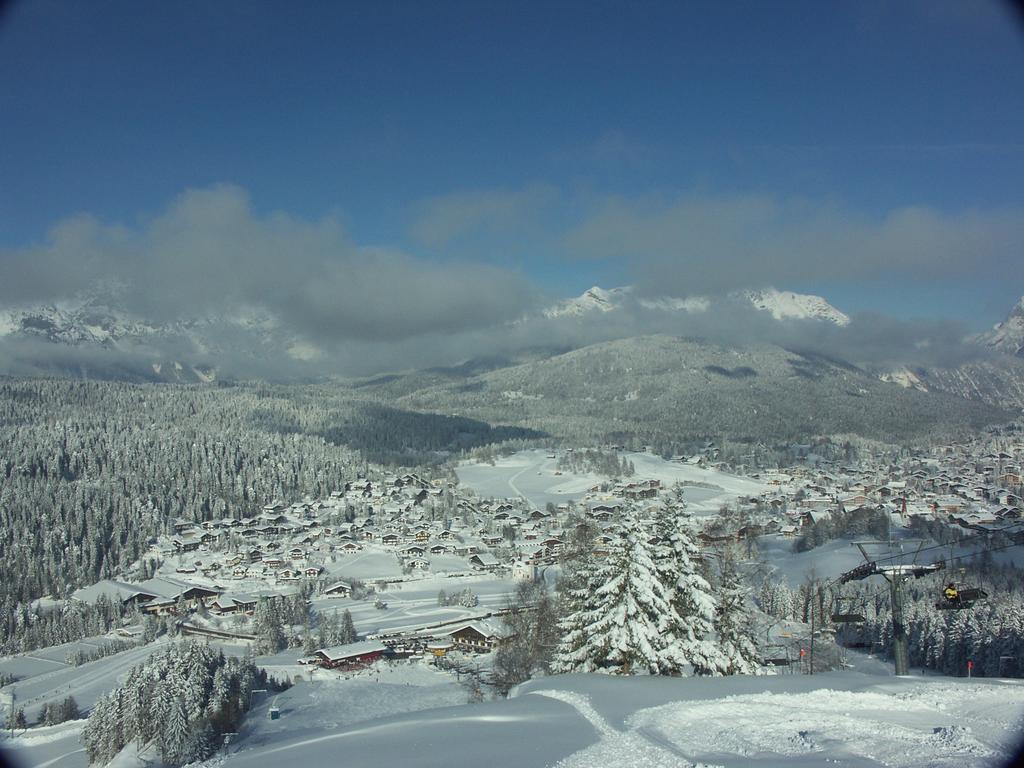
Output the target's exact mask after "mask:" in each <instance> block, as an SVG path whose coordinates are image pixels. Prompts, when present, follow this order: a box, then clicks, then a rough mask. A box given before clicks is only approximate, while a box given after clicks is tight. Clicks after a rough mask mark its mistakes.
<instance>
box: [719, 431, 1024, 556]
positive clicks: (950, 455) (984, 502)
mask: <svg viewBox="0 0 1024 768" xmlns="http://www.w3.org/2000/svg"><path fill="white" fill-rule="evenodd" d="M990 448H991V446H988V447H987V448H986V445H985V442H984V440H983V439H980V440H978V441H971V442H968V443H965V444H963V445H955V444H950V445H943V446H938V447H936V448H934V449H932V450H931V451H929V452H927V453H925V452H920V453H917V454H915V455H913V456H911V457H909V458H907V459H905V460H902V461H900V462H899V463H898V464H894V463H885V464H882V463H881V462H876V461H875V460H873V459H872V458H871V457H867V458H866V459H863V460H862V461H860V462H859V463H857V464H850V463H837V462H829V461H819V462H817V463H814V464H806V465H797V466H793V467H788V468H785V469H777V470H769V471H764V472H760V473H758V474H756V475H753V477H755V478H756V479H759V480H760V481H761V482H763V483H765V484H766V485H768V486H769V487H770V489H771V490H770V491H769V493H767V494H764V495H762V496H761V497H759V498H757V499H750V500H749V502H750V506H751V508H756V509H757V510H759V511H762V512H765V511H767V514H762V515H760V516H757V515H755V516H754V519H757V518H758V517H759V524H754V525H750V526H747V527H746V528H745V529H740V530H738V531H736V532H735V533H736V537H737V538H744V537H745V535H749V534H751V533H753V534H760V533H773V532H774V533H778V534H780V535H783V536H797V535H799V533H800V532H801V531H802V530H803V529H804V528H805V527H806V526H809V525H811V524H813V523H815V522H818V521H819V520H821V519H822V518H825V517H828V516H829V515H831V514H832V512H834V511H836V510H842V511H845V512H850V511H854V510H857V509H864V508H867V509H873V510H882V511H886V512H889V513H890V514H891V515H892V519H893V520H894V521H896V522H897V523H901V524H903V525H907V524H909V523H910V521H911V520H912V519H913V518H915V517H917V518H925V519H928V520H935V521H938V522H941V523H944V524H947V525H950V526H955V527H959V528H966V529H972V530H976V531H983V532H990V531H992V530H994V529H999V530H1001V531H1005V530H1008V529H1014V528H1015V527H1017V524H1018V523H1021V526H1020V528H1021V529H1022V530H1024V497H1022V494H1024V487H1022V484H1021V483H1022V464H1024V441H1021V442H1017V443H1013V442H1012V441H1009V442H1008V441H1002V447H1001V448H999V449H997V450H990Z"/></svg>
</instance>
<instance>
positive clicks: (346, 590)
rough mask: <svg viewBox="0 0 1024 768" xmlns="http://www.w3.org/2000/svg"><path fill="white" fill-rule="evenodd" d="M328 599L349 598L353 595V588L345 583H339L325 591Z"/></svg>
mask: <svg viewBox="0 0 1024 768" xmlns="http://www.w3.org/2000/svg"><path fill="white" fill-rule="evenodd" d="M324 594H325V595H326V596H327V597H348V596H349V595H351V594H352V586H351V585H350V584H349V583H348V582H345V581H338V582H335V583H334V584H332V585H331V586H329V587H327V589H325V590H324Z"/></svg>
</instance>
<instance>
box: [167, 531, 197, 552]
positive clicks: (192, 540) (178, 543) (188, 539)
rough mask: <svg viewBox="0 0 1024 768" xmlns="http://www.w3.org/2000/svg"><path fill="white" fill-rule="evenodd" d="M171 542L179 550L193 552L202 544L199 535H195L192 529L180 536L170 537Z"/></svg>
mask: <svg viewBox="0 0 1024 768" xmlns="http://www.w3.org/2000/svg"><path fill="white" fill-rule="evenodd" d="M171 544H173V545H174V548H175V549H176V550H177V551H179V552H195V551H196V550H197V549H199V545H200V544H202V541H200V539H199V537H198V536H196V534H195V532H194V531H187V532H185V533H183V534H181V535H180V536H175V537H174V538H173V539H171Z"/></svg>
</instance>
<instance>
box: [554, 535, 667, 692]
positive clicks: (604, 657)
mask: <svg viewBox="0 0 1024 768" xmlns="http://www.w3.org/2000/svg"><path fill="white" fill-rule="evenodd" d="M647 536H648V534H647V532H646V531H645V530H644V528H643V526H642V525H641V524H640V521H639V519H638V518H637V517H636V516H635V515H634V516H631V517H629V518H627V519H626V521H625V523H624V526H623V530H622V532H621V535H620V537H619V539H618V541H616V543H615V545H614V546H613V548H612V551H611V553H610V554H609V556H608V559H607V560H606V561H605V562H603V563H601V564H599V565H597V566H596V567H595V568H594V570H593V572H592V575H591V578H589V579H588V586H587V587H585V588H582V589H577V590H575V591H574V592H573V594H572V596H573V597H575V598H577V599H578V601H579V607H578V608H577V609H576V610H574V611H573V612H572V613H571V614H569V615H568V616H566V617H565V618H564V619H563V620H562V622H561V623H560V625H559V626H560V628H561V629H562V631H563V636H562V640H561V642H560V643H559V644H558V647H557V648H556V649H555V655H554V659H553V660H552V665H551V667H552V670H553V671H555V672H594V671H598V670H607V671H615V672H619V673H621V674H632V673H635V672H647V673H650V674H659V673H663V672H665V671H666V670H672V671H675V670H676V669H678V661H679V659H680V658H681V654H680V650H679V649H678V648H677V647H676V644H675V638H674V636H673V635H672V633H671V632H670V631H666V630H668V629H669V628H671V627H673V626H676V625H678V624H681V620H680V619H679V617H678V616H676V615H675V610H674V608H673V607H672V603H671V602H670V600H669V598H668V595H667V594H666V591H665V588H664V586H663V584H662V582H661V581H660V580H659V579H658V577H657V574H656V571H655V564H654V561H653V560H652V558H651V553H650V551H649V549H648V545H647V540H646V539H647Z"/></svg>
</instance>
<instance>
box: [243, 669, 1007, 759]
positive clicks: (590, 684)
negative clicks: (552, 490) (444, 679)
mask: <svg viewBox="0 0 1024 768" xmlns="http://www.w3.org/2000/svg"><path fill="white" fill-rule="evenodd" d="M316 685H317V684H316V683H314V684H312V685H307V686H306V687H307V689H309V690H310V691H315V690H316ZM293 690H294V689H293ZM352 690H353V691H355V689H354V688H353V689H352ZM296 695H299V694H296ZM301 695H302V696H303V697H305V698H304V700H305V701H311V699H310V697H311V696H312V695H313V694H311V693H303V694H301ZM364 696H366V697H369V698H367V699H366V701H367V709H368V711H370V712H372V713H374V714H375V715H378V717H377V719H373V720H367V721H365V722H360V723H352V724H350V725H348V726H345V725H343V724H342V723H341V722H339V723H338V724H334V722H335V721H334V719H333V716H330V715H328V714H325V713H319V714H317V713H311V714H309V715H308V716H307V715H304V714H303V710H301V709H299V708H295V709H294V710H293V711H291V712H290V711H288V709H286V708H282V715H281V719H280V720H277V721H267V722H263V720H262V719H261V718H264V717H265V714H263V713H261V712H259V711H257V712H255V713H254V714H253V716H252V717H253V718H254V719H255V722H254V724H253V725H252V729H253V730H252V733H253V736H254V738H248V737H247V738H244V739H242V741H240V742H239V743H238V745H237V746H236V747H235V750H236V751H234V752H233V753H231V754H230V755H228V756H227V758H226V759H225V760H224V762H223V768H272V767H273V766H278V765H279V764H280V761H281V760H282V759H287V760H288V761H289V762H290V763H292V764H295V765H305V766H310V767H311V768H315V767H316V766H328V765H337V764H344V765H345V766H346V767H347V768H360V767H362V766H366V767H367V768H370V767H371V766H373V767H374V768H379V766H382V765H402V766H413V767H416V768H428V767H430V768H434V767H436V768H451V766H453V765H475V764H481V763H482V764H485V765H487V766H488V768H548V767H550V766H556V767H557V768H618V767H620V766H621V767H625V766H638V767H639V766H642V767H643V768H662V766H664V767H666V768H667V767H668V766H673V767H679V766H683V767H688V766H697V765H706V766H712V765H714V766H765V767H766V768H767V767H768V766H818V765H823V764H829V765H836V766H847V768H868V767H869V766H870V767H877V766H881V765H884V766H890V767H891V768H914V767H916V766H922V767H923V766H929V767H930V768H946V767H947V766H948V768H982V767H983V766H1000V765H1004V764H1007V762H1008V761H1009V760H1010V759H1011V758H1012V756H1013V754H1014V751H1015V749H1016V748H1017V746H1018V741H1019V739H1020V738H1021V735H1022V729H1024V683H1022V681H1019V680H1012V681H1009V680H966V679H952V678H942V677H928V678H920V677H903V678H895V677H892V676H889V675H875V674H864V673H860V672H849V671H847V672H833V673H827V674H822V675H815V676H813V677H811V676H800V675H787V676H769V677H763V676H762V677H733V678H706V679H694V678H658V677H634V678H618V677H611V676H605V675H569V676H558V677H551V678H546V679H541V680H535V681H531V682H530V683H527V684H525V685H523V686H520V688H519V689H518V690H516V691H514V692H513V697H512V698H510V699H509V700H506V701H493V702H486V703H481V704H470V705H464V706H458V707H442V708H437V709H429V710H425V711H418V712H415V713H410V712H408V711H405V712H402V713H401V714H392V715H391V716H383V717H379V715H381V714H383V710H386V708H387V707H386V705H385V706H384V707H383V708H382V707H381V706H380V703H381V701H383V697H378V698H377V699H373V696H374V694H373V693H372V689H367V692H366V693H361V694H360V698H362V697H364ZM383 696H386V694H384V695H383ZM407 701H408V702H412V703H416V702H418V701H420V699H417V698H416V697H415V696H410V697H408V699H407V700H406V699H401V700H398V701H396V702H395V706H403V707H404V706H405V704H406V703H407ZM442 703H444V702H442ZM342 710H344V711H352V708H351V706H350V705H348V704H345V705H343V706H342ZM339 719H340V720H341V721H344V719H345V716H344V715H342V716H341V717H340V718H339ZM270 723H273V727H271V726H270Z"/></svg>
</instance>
